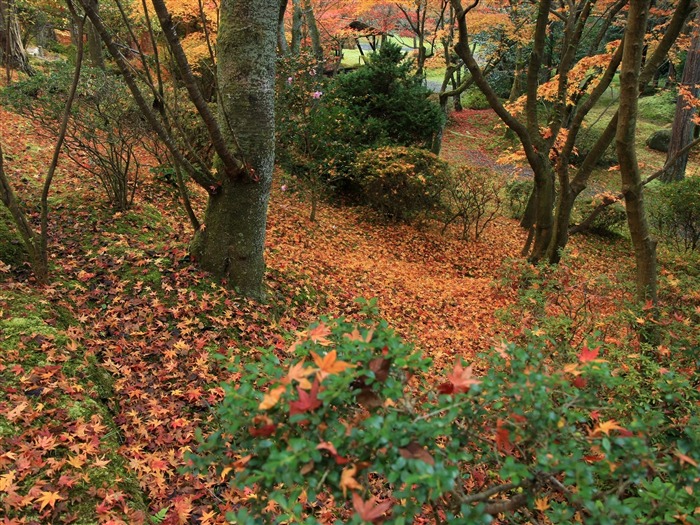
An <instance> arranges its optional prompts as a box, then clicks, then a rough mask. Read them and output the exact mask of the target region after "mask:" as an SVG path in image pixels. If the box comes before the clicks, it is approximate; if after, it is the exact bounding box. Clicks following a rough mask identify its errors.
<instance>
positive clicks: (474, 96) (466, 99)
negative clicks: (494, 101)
mask: <svg viewBox="0 0 700 525" xmlns="http://www.w3.org/2000/svg"><path fill="white" fill-rule="evenodd" d="M462 106H464V107H465V108H469V109H489V108H490V107H491V105H490V104H489V101H488V100H486V96H485V95H484V94H483V93H482V92H481V90H480V89H479V88H477V87H471V88H469V89H468V90H467V91H465V92H464V94H463V95H462Z"/></svg>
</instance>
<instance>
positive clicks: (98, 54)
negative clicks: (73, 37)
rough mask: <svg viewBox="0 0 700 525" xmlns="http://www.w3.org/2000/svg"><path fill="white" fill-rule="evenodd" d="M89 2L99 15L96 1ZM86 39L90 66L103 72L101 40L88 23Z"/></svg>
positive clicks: (103, 61)
mask: <svg viewBox="0 0 700 525" xmlns="http://www.w3.org/2000/svg"><path fill="white" fill-rule="evenodd" d="M91 2H92V6H93V8H94V9H95V12H97V13H99V12H100V11H99V9H100V6H99V3H98V0H91ZM87 39H88V55H89V56H90V65H91V66H92V67H95V68H98V69H102V70H104V68H105V60H104V56H103V54H102V40H101V39H100V35H98V34H97V31H96V30H95V28H94V27H93V25H92V24H91V23H88V25H87Z"/></svg>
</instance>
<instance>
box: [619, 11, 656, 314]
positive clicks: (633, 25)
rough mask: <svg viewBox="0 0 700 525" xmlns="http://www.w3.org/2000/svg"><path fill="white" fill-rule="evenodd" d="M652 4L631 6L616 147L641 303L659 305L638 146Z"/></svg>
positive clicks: (652, 244)
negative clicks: (641, 82)
mask: <svg viewBox="0 0 700 525" xmlns="http://www.w3.org/2000/svg"><path fill="white" fill-rule="evenodd" d="M649 4H650V0H632V1H631V2H630V8H629V15H628V18H627V32H626V34H625V41H624V50H623V54H622V68H621V72H620V109H619V117H618V122H617V131H616V134H615V146H616V149H617V156H618V159H619V161H620V176H621V178H622V193H623V195H624V197H625V209H626V211H627V222H628V224H629V228H630V236H631V237H632V244H633V246H634V254H635V259H636V263H637V279H636V281H637V300H638V301H639V302H646V301H647V300H651V301H652V302H654V303H655V302H656V242H655V241H654V240H653V239H652V238H651V234H650V232H649V225H648V223H647V219H646V214H645V210H644V198H643V193H642V179H641V175H640V172H639V164H638V163H637V155H636V145H635V131H636V127H637V108H638V105H637V102H638V96H639V75H640V70H641V64H642V57H643V54H644V35H645V34H646V20H647V17H648V14H649Z"/></svg>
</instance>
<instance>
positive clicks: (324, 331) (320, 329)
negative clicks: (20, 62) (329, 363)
mask: <svg viewBox="0 0 700 525" xmlns="http://www.w3.org/2000/svg"><path fill="white" fill-rule="evenodd" d="M331 333H332V331H331V329H330V328H329V327H328V325H326V324H325V323H323V322H320V323H318V324H317V325H316V326H314V327H313V328H311V329H309V330H308V331H307V335H308V337H309V339H311V340H312V341H313V342H314V343H316V344H317V345H321V346H328V345H330V344H331V342H330V341H329V340H328V338H327V336H329V335H330V334H331Z"/></svg>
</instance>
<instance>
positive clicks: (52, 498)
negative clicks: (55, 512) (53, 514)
mask: <svg viewBox="0 0 700 525" xmlns="http://www.w3.org/2000/svg"><path fill="white" fill-rule="evenodd" d="M40 493H41V496H40V497H39V498H37V501H38V502H39V503H41V506H40V507H39V511H42V510H44V507H46V506H47V505H48V506H49V507H51V508H53V506H54V505H55V504H56V502H57V501H58V500H60V499H64V498H62V497H61V496H60V495H59V493H58V492H44V491H43V490H42V491H40Z"/></svg>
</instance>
